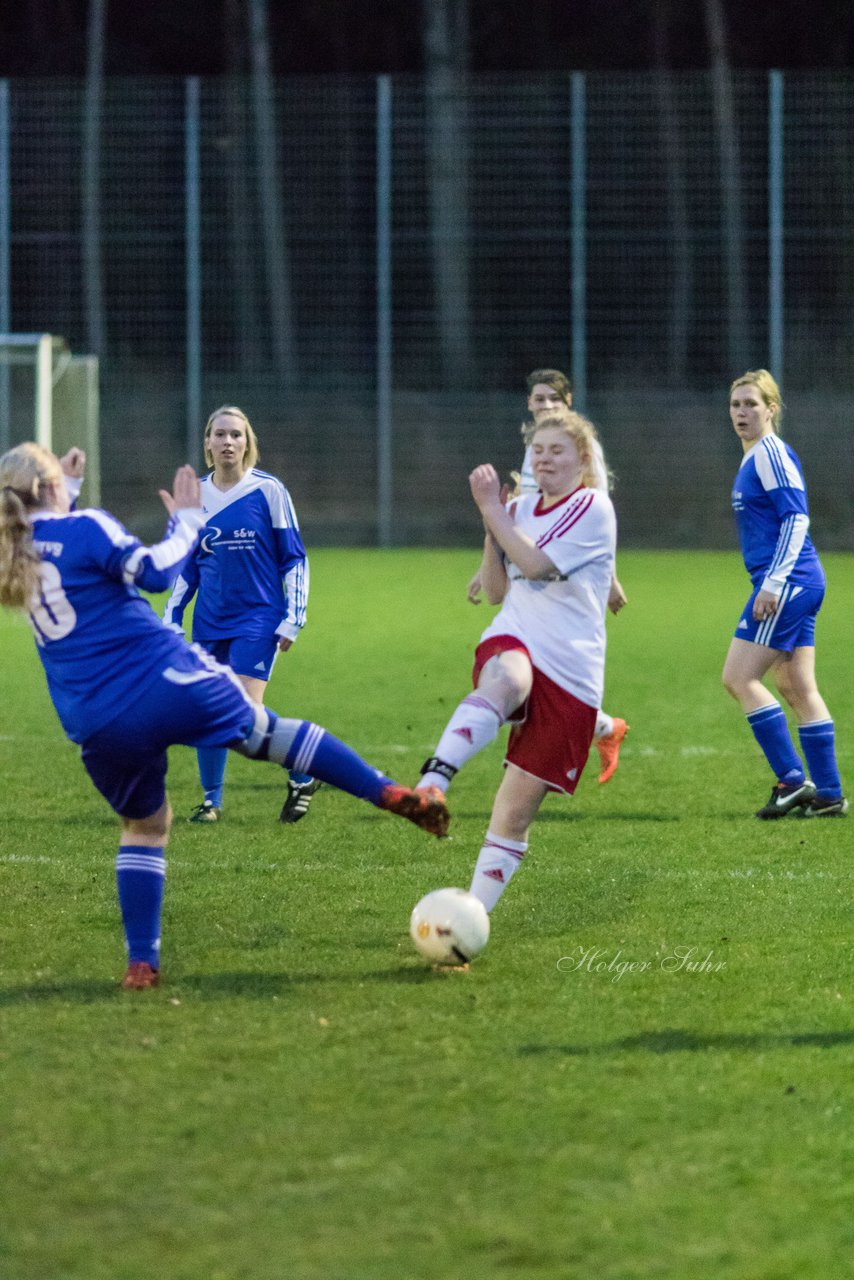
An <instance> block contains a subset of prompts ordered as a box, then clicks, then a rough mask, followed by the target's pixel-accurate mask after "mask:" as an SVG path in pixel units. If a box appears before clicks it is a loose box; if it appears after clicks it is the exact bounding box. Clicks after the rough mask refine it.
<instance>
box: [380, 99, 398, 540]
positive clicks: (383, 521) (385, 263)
mask: <svg viewBox="0 0 854 1280" xmlns="http://www.w3.org/2000/svg"><path fill="white" fill-rule="evenodd" d="M376 130H377V141H376V147H377V155H376V160H377V190H376V203H377V227H376V237H377V263H376V270H377V284H376V289H377V296H376V303H377V369H376V379H377V538H378V542H379V545H380V546H381V547H390V546H391V542H392V503H393V501H394V488H393V469H392V434H393V423H392V410H391V390H392V331H391V314H392V296H391V290H392V283H391V76H387V75H384V76H377V123H376Z"/></svg>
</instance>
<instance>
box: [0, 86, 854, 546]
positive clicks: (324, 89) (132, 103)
mask: <svg viewBox="0 0 854 1280" xmlns="http://www.w3.org/2000/svg"><path fill="white" fill-rule="evenodd" d="M780 83H781V87H782V115H781V120H780V124H779V128H778V129H777V131H776V133H775V127H774V125H773V122H772V113H771V112H770V108H769V102H770V93H769V77H768V75H766V74H764V73H759V72H756V73H752V72H739V73H736V74H734V75H733V76H732V77H731V78H730V79H729V80H728V81H727V82H726V84H725V85H723V86H722V85H721V83H720V82H716V81H715V80H714V79H713V77H712V76H711V75H710V74H705V73H679V74H672V75H663V74H657V73H631V74H628V73H625V74H612V73H608V74H604V73H603V74H587V75H585V76H583V77H578V76H572V75H569V74H566V75H561V74H548V75H542V76H531V75H527V76H494V75H493V76H487V75H483V76H472V77H469V78H468V79H466V80H465V82H460V83H456V84H453V85H451V86H450V87H449V86H448V85H441V86H436V85H434V84H432V83H431V82H429V81H427V80H425V79H424V78H422V77H416V76H411V77H406V76H401V77H394V78H393V79H391V80H389V81H388V82H387V93H386V94H385V95H383V94H382V93H381V92H380V85H379V82H378V81H377V80H376V79H373V78H367V77H365V78H353V77H311V78H309V77H306V78H291V79H286V80H282V81H278V82H276V84H275V92H274V94H273V97H272V101H271V102H266V101H265V99H264V96H263V94H262V93H261V92H260V88H259V86H258V85H257V84H255V83H253V82H252V81H251V80H250V79H243V78H241V79H232V78H228V77H224V78H220V79H217V80H205V81H202V82H201V84H200V86H199V93H198V112H197V114H195V115H194V114H193V111H192V110H190V108H189V106H188V103H189V102H190V98H189V96H188V92H187V89H188V86H187V84H186V83H185V82H183V81H179V80H170V79H157V80H153V79H152V80H119V81H107V82H106V83H105V90H104V99H103V102H102V103H101V104H100V110H99V112H98V119H97V121H96V122H95V123H96V124H97V128H94V129H93V127H92V126H93V121H92V115H91V105H92V104H91V103H90V104H89V110H90V114H89V117H88V133H87V99H86V93H85V86H84V85H83V84H81V83H79V82H70V81H55V80H52V81H49V82H47V81H44V82H40V81H13V82H11V84H10V86H9V92H8V102H9V169H8V174H6V175H5V179H4V180H5V181H6V183H7V189H8V208H9V211H10V212H9V228H8V255H9V263H10V273H9V278H10V282H11V283H10V297H9V299H8V311H9V315H10V320H11V328H12V329H13V330H15V331H19V332H20V331H26V332H38V331H47V332H52V333H59V334H62V335H63V336H64V337H65V338H66V340H67V341H68V342H69V344H70V345H71V347H72V349H73V350H74V351H76V352H79V353H82V352H87V351H90V350H92V349H93V348H97V350H96V352H95V353H96V354H97V355H99V357H100V369H101V412H102V423H101V426H102V468H103V489H104V494H105V501H106V502H107V504H108V505H111V506H112V507H113V508H114V509H116V510H117V511H118V512H119V514H121V515H123V516H124V517H125V518H126V519H127V520H128V521H130V522H132V523H134V526H135V527H136V528H138V529H140V530H145V529H146V528H147V522H151V528H152V530H153V528H154V527H155V526H156V522H157V521H158V520H159V516H158V514H157V504H156V500H153V497H152V493H153V489H155V488H156V487H157V485H158V484H159V483H160V482H161V481H162V479H163V477H164V475H166V474H168V472H169V471H170V469H171V468H172V467H173V466H174V465H175V464H176V463H177V462H179V461H181V460H183V458H184V457H185V455H186V453H187V449H188V441H189V440H190V439H191V438H193V437H194V436H197V437H198V438H200V436H201V431H202V427H203V425H204V422H203V419H204V418H205V417H206V416H207V413H208V412H209V411H210V410H211V409H212V408H214V407H215V406H216V405H218V404H221V403H225V402H227V403H237V404H240V405H241V406H242V407H243V408H244V409H245V410H246V412H247V413H248V414H249V416H250V418H251V419H252V421H253V423H254V424H255V426H256V429H257V431H258V434H259V437H260V439H261V444H262V465H266V466H268V467H269V468H270V469H271V470H273V471H275V472H276V473H277V474H280V475H281V476H282V477H283V478H284V479H285V480H286V482H287V483H288V484H289V486H290V488H291V490H292V493H293V496H294V499H295V502H296V505H297V509H298V512H299V514H300V517H301V521H302V524H303V527H304V531H305V534H306V540H307V541H308V542H309V543H312V542H313V543H315V544H318V543H366V544H370V543H373V542H375V541H376V540H377V530H378V527H379V521H378V503H380V502H382V501H387V503H388V504H389V506H390V509H391V515H390V528H391V531H392V540H393V541H395V542H398V543H436V544H452V543H459V542H466V543H468V542H472V543H475V542H476V541H477V530H478V521H477V519H476V513H475V512H474V509H473V507H472V506H471V503H470V501H469V499H468V490H467V484H466V476H467V472H468V470H469V469H470V467H471V466H472V465H474V464H475V463H477V462H479V461H483V460H486V459H491V460H493V461H495V462H496V464H498V465H499V466H500V467H501V468H502V469H503V470H505V471H509V469H510V468H512V467H514V466H517V465H518V462H519V459H520V442H519V437H518V430H517V428H518V425H519V422H520V420H521V417H522V415H523V412H524V378H525V375H526V374H527V373H528V372H529V370H531V369H532V368H535V367H538V366H543V365H552V366H557V367H559V368H563V369H565V370H567V372H570V373H571V374H572V373H574V375H575V377H576V378H577V379H578V381H579V384H580V385H581V386H582V387H583V388H584V406H583V407H584V408H585V409H586V410H587V412H588V413H589V414H590V415H591V416H592V417H593V419H594V421H596V423H597V425H598V426H599V429H600V434H601V436H602V438H603V441H604V442H605V445H606V449H607V452H608V455H609V460H610V462H611V465H612V467H613V469H614V471H615V472H616V474H617V477H618V487H617V490H616V494H615V498H616V503H617V507H618V512H619V515H620V522H621V540H622V543H623V545H639V546H640V545H646V546H710V547H714V546H727V547H728V546H732V545H733V531H732V528H731V523H730V515H729V510H728V493H729V485H730V482H731V478H732V474H733V473H734V470H735V467H736V465H737V463H738V459H739V453H738V448H737V446H736V445H735V442H734V440H733V439H732V438H731V434H730V428H729V425H728V418H727V413H726V394H727V387H728V384H729V382H730V380H731V379H732V377H733V376H735V375H736V374H739V373H741V372H742V371H743V370H744V369H745V368H749V367H756V366H766V365H768V364H769V362H771V361H772V356H773V355H774V337H773V334H774V333H775V332H777V333H778V334H781V335H782V342H781V345H780V346H779V347H778V348H777V350H776V360H777V364H778V365H782V366H783V367H782V369H779V368H776V369H775V370H774V371H775V372H776V373H778V374H782V381H783V385H784V394H785V398H786V401H787V405H788V409H789V412H788V415H787V419H786V423H787V425H786V430H787V434H788V436H789V438H790V439H791V440H792V442H793V444H794V445H795V447H796V448H799V450H800V451H801V454H802V458H803V461H804V465H805V468H806V471H807V477H808V482H809V486H810V495H811V501H812V506H813V511H814V517H815V524H816V538H817V541H818V542H819V544H820V545H821V546H823V547H825V548H830V547H834V546H835V547H846V546H850V545H851V536H852V533H854V515H852V505H851V488H852V486H851V482H850V476H851V461H852V445H851V425H850V418H851V414H850V408H851V405H850V398H849V390H850V385H851V376H852V372H854V322H852V305H851V304H852V297H854V293H852V284H854V279H852V277H854V244H852V235H854V207H852V206H854V181H852V149H854V141H852V139H854V133H852V128H851V124H852V105H854V77H852V76H851V75H850V73H849V74H846V73H839V74H826V73H822V74H811V73H787V74H786V76H785V78H784V79H781V82H780ZM87 137H88V138H89V140H90V143H89V146H88V147H87V146H86V143H85V139H86V138H87ZM93 140H94V141H93ZM383 145H386V146H387V152H386V166H387V167H386V169H385V170H384V169H383V159H382V156H383V151H382V147H383ZM193 155H194V156H195V158H196V161H197V170H195V169H194V167H193V164H192V163H191V162H190V157H191V156H193ZM775 163H776V164H778V165H779V166H780V173H781V180H780V186H779V207H778V208H777V209H776V210H774V209H773V207H772V206H773V202H774V198H775V188H774V183H773V178H772V175H773V172H774V165H775ZM195 172H197V173H198V182H197V185H196V186H195V187H194V188H193V189H192V190H191V189H190V184H192V183H195V181H196V180H195V178H194V177H193V174H194V173H195ZM386 179H387V188H386V187H385V186H384V181H385V180H386ZM195 207H198V219H197V224H196V225H195V227H193V226H191V225H190V221H188V219H190V220H191V219H192V216H193V215H192V211H193V209H194V208H195ZM775 216H776V217H777V218H778V220H779V224H780V226H781V228H782V231H781V236H780V240H779V246H778V247H779V248H780V249H781V254H782V256H781V259H780V264H779V268H775V259H774V249H775V242H774V238H773V225H774V217H775ZM384 252H386V257H385V259H383V257H382V255H383V253H384ZM775 269H779V271H780V284H781V288H782V292H781V296H780V301H779V303H778V306H777V310H776V311H775V310H774V308H773V306H772V305H771V303H769V297H770V296H771V289H770V284H771V280H772V278H773V274H774V271H775ZM194 273H195V274H194ZM194 281H195V286H194V284H193V282H194ZM194 287H197V291H198V292H197V295H196V296H197V297H198V307H197V311H195V312H194V302H193V298H194V293H193V289H194ZM194 323H196V324H197V326H198V329H197V337H198V349H197V355H196V356H195V357H193V358H192V359H189V358H188V355H189V353H190V352H192V351H193V350H195V346H194V343H193V342H192V341H190V339H189V337H188V335H189V334H190V333H191V332H192V326H193V324H194ZM775 326H776V328H775ZM383 333H385V334H386V335H387V339H388V350H387V351H386V353H385V354H386V356H387V357H388V360H387V362H386V365H383V363H382V361H381V359H380V356H381V354H382V351H381V348H382V343H383V337H382V335H383ZM777 340H778V342H779V341H780V339H779V337H778V339H777ZM389 361H390V364H389ZM389 367H390V377H389V378H388V382H387V385H385V386H383V385H382V381H383V378H384V377H386V373H384V372H383V370H384V369H385V370H387V369H388V368H389ZM383 392H385V401H384V400H383ZM193 395H195V398H196V399H197V401H198V403H199V404H200V405H201V406H202V410H203V411H202V413H201V418H202V421H199V422H198V423H192V422H191V423H188V422H187V405H188V402H191V401H192V399H193ZM383 403H386V409H387V411H388V412H387V422H386V426H387V428H388V429H389V430H390V432H391V459H392V472H391V475H392V482H391V486H390V489H389V490H388V492H387V493H385V494H384V493H383V492H382V491H381V487H378V486H379V481H378V457H379V449H380V445H379V444H378V438H379V436H380V435H381V432H382V421H381V418H382V411H383V408H382V406H383ZM378 423H379V425H378ZM27 430H28V426H27V424H23V423H19V424H16V425H15V424H13V427H12V431H13V432H15V431H18V433H19V434H20V432H21V431H24V432H26V431H27ZM198 456H199V455H197V458H198Z"/></svg>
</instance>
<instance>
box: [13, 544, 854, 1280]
mask: <svg viewBox="0 0 854 1280" xmlns="http://www.w3.org/2000/svg"><path fill="white" fill-rule="evenodd" d="M475 562H476V554H475V553H474V552H408V551H400V552H387V553H382V552H356V551H346V552H345V551H320V552H317V553H316V554H315V555H314V556H313V557H312V599H311V607H310V621H309V627H308V628H307V630H306V632H305V634H304V635H303V637H302V638H301V639H300V641H299V644H298V645H297V646H296V648H295V649H294V651H293V652H292V653H291V654H289V655H288V656H287V657H285V658H284V659H283V660H282V661H281V662H280V664H279V667H278V668H277V671H276V675H275V678H274V681H273V683H272V685H271V689H270V698H269V701H270V703H271V705H273V706H274V707H277V708H279V709H282V710H286V711H288V712H290V713H292V714H298V715H304V716H308V717H311V718H314V719H316V720H318V721H319V722H320V723H322V724H325V725H326V726H327V727H328V728H330V729H331V730H333V731H334V732H337V733H339V734H340V735H341V736H343V737H344V738H346V739H347V740H348V741H350V742H351V743H352V744H353V745H354V746H356V747H357V748H358V749H359V750H360V751H362V753H363V754H365V755H366V756H367V757H368V758H369V759H370V760H371V761H372V762H373V763H374V764H376V765H377V766H380V767H382V768H384V769H386V770H387V771H389V772H390V773H392V774H393V775H394V776H396V777H398V778H400V779H401V780H403V781H413V780H414V779H415V777H416V775H417V770H418V766H419V765H420V763H421V761H422V760H423V758H424V757H425V756H426V755H427V754H429V752H430V751H431V749H432V747H433V746H434V744H435V741H436V739H437V737H438V734H439V732H440V730H441V729H442V727H443V725H444V722H445V719H446V717H447V715H448V714H449V712H450V711H451V709H452V708H453V706H454V705H455V704H456V702H457V701H458V699H459V698H460V697H461V696H462V695H463V694H464V693H465V692H466V691H467V690H468V687H469V686H468V679H469V671H470V662H471V652H472V649H473V646H474V643H475V641H476V639H477V636H478V634H479V632H480V630H481V629H482V627H483V626H484V625H485V623H486V620H487V617H488V616H490V615H489V613H488V612H487V606H485V605H482V606H481V607H480V608H479V609H473V608H472V607H471V606H470V605H468V604H467V603H466V601H465V598H464V597H465V589H464V588H465V583H466V581H467V579H468V577H469V576H470V573H471V572H472V571H473V568H474V565H475ZM826 567H827V569H828V578H829V591H828V600H827V603H826V605H825V608H824V610H823V612H822V615H821V619H820V623H819V641H818V644H819V680H820V684H821V687H822V690H823V692H824V694H825V697H826V699H827V701H828V703H829V704H830V706H831V709H832V710H833V712H834V715H835V718H836V721H837V725H838V729H839V746H840V764H841V767H842V770H843V776H844V779H845V780H846V782H847V786H848V790H849V794H850V793H851V791H852V790H853V789H854V788H852V781H854V747H852V743H853V742H854V683H852V681H851V679H850V664H851V646H850V635H851V629H850V603H849V602H850V601H851V599H852V598H854V558H852V557H845V556H837V557H833V556H829V557H827V558H826ZM620 573H621V578H622V580H623V582H624V585H625V587H626V589H627V591H628V593H629V596H630V605H629V607H628V608H627V609H626V610H625V611H624V612H623V613H622V614H621V615H620V617H619V618H617V619H609V636H610V652H609V668H608V686H607V696H606V702H605V705H606V708H607V709H609V710H611V711H613V712H616V713H617V714H620V715H624V716H625V717H626V718H627V719H628V720H629V722H630V724H631V725H632V732H631V734H630V735H629V738H628V740H627V745H626V746H625V748H624V751H623V755H622V758H621V766H620V769H619V771H618V773H617V775H616V777H615V778H614V780H613V781H612V782H611V783H610V784H609V785H608V786H606V787H599V786H597V784H596V780H595V772H596V771H595V770H594V768H593V765H594V763H595V758H594V760H593V761H591V766H590V770H589V773H587V774H585V776H584V778H583V779H582V782H581V784H580V786H579V789H578V792H577V794H576V797H575V799H574V800H572V801H567V800H565V799H559V798H557V797H550V798H549V800H548V801H547V802H546V805H545V806H544V809H543V812H542V815H541V817H540V819H539V821H538V823H537V825H536V826H535V828H534V829H533V831H532V837H531V851H530V854H529V857H528V858H527V859H526V865H525V866H524V867H523V868H522V869H521V870H520V872H519V874H518V875H517V876H516V878H515V879H514V881H513V884H512V886H511V887H510V888H509V890H508V891H507V893H506V894H505V896H504V898H503V899H502V901H501V903H500V904H499V906H498V907H497V909H496V911H495V913H494V915H493V919H492V938H491V940H490V943H489V946H488V947H487V949H486V951H485V952H484V953H483V955H482V956H481V957H480V958H479V959H478V960H477V961H476V962H475V963H474V964H473V965H472V967H471V970H470V971H469V972H467V973H460V972H449V973H434V972H432V971H430V970H429V969H427V968H426V967H425V966H424V965H423V963H422V962H421V961H420V960H419V959H418V957H417V956H416V955H415V953H414V952H413V951H412V949H411V946H410V943H409V939H408V936H407V925H408V917H409V912H410V909H411V907H412V905H413V904H414V902H415V901H416V899H417V898H419V897H420V896H421V895H422V894H423V893H424V892H426V891H427V890H428V889H431V888H435V887H438V886H440V885H451V884H460V885H463V886H466V885H467V884H468V880H469V875H470V871H471V867H472V865H473V862H474V858H475V856H476V853H477V850H478V848H479V844H480V839H481V836H482V834H483V831H484V829H485V825H486V822H487V819H488V815H489V810H490V805H491V799H492V795H493V793H494V790H495V788H496V786H497V783H498V781H499V777H500V761H501V750H500V747H499V745H496V746H495V747H493V748H492V749H490V750H488V751H486V752H484V753H482V755H481V756H479V757H478V758H477V759H475V760H474V761H473V762H472V763H471V764H470V765H469V766H468V767H467V769H466V770H465V771H464V772H463V773H462V774H461V775H460V777H459V779H458V780H457V781H456V783H455V785H454V787H453V788H452V791H451V801H452V809H453V812H454V822H453V825H452V832H453V839H452V840H450V841H443V842H440V841H434V840H431V839H430V838H428V837H426V836H425V835H423V834H422V833H421V832H419V831H417V830H416V829H415V828H414V827H411V826H409V825H408V824H406V823H402V822H398V821H396V820H394V819H392V818H390V817H389V816H388V815H385V814H380V813H378V812H377V811H375V810H373V809H371V808H369V807H368V806H366V805H360V804H358V803H357V802H355V801H353V800H351V799H350V798H349V797H346V796H344V795H341V794H339V793H335V792H332V791H329V790H324V791H321V793H320V795H319V796H318V797H317V799H316V801H315V803H314V806H313V808H312V811H311V813H310V815H309V817H308V818H307V819H306V821H305V822H303V823H301V824H300V825H299V826H296V827H291V828H284V827H281V826H280V825H279V824H278V823H277V821H276V819H277V815H278V811H279V808H280V805H281V801H282V796H283V777H282V774H281V773H280V772H279V771H277V770H275V769H274V768H273V767H270V766H264V765H253V764H251V763H250V762H248V761H244V760H242V759H238V758H235V759H233V760H232V761H231V762H230V764H229V774H228V778H229V782H228V786H227V791H226V810H225V814H224V819H223V821H222V822H221V823H220V824H219V825H218V826H217V827H194V826H188V825H187V823H186V822H185V821H183V818H184V817H185V816H186V814H187V813H188V812H189V810H190V808H191V807H192V805H193V804H195V803H196V802H197V799H198V786H197V780H196V772H195V757H194V755H193V754H192V753H191V752H189V751H187V750H183V749H176V750H175V751H174V752H173V753H172V760H171V767H170V793H171V798H172V801H173V805H174V807H175V810H176V822H175V827H174V830H173V838H172V843H171V845H170V849H169V875H168V881H167V890H166V893H167V897H166V907H165V918H164V941H163V955H162V963H163V972H164V978H165V983H164V986H163V987H162V988H161V989H159V990H157V991H153V992H144V993H121V992H119V991H118V990H117V989H116V982H117V980H118V979H119V978H120V976H121V974H122V973H123V971H124V962H125V961H124V952H123V945H122V936H121V928H120V924H119V920H118V909H117V906H116V902H115V889H114V870H113V865H114V857H115V851H116V828H115V824H114V820H113V818H112V817H111V815H110V813H109V812H108V810H107V809H106V807H105V805H104V803H103V802H102V801H101V800H100V798H99V797H98V796H97V795H96V793H95V792H94V790H93V789H92V788H91V786H90V785H89V784H88V781H87V780H86V778H85V775H84V773H83V770H82V767H81V765H80V762H79V759H78V756H77V753H76V750H75V749H74V748H72V747H71V746H70V745H68V744H67V743H66V741H65V740H64V738H63V735H62V732H61V730H60V728H59V725H58V722H57V721H56V718H55V716H54V715H53V712H52V710H51V708H50V705H49V702H48V699H47V695H46V692H45V688H44V682H43V677H42V674H41V667H40V664H39V663H38V660H37V658H36V656H35V653H34V649H33V645H32V641H31V639H30V634H29V630H28V628H27V627H26V626H25V624H24V623H23V622H22V621H20V620H18V619H12V618H9V617H8V616H7V617H6V618H5V619H4V620H3V621H2V622H0V642H1V643H2V654H3V662H2V672H1V673H0V707H2V711H0V716H2V719H0V760H1V761H2V777H3V797H2V805H0V947H2V973H0V1277H2V1280H149V1278H150V1277H152V1276H162V1277H168V1280H281V1278H287V1280H422V1278H423V1280H459V1278H460V1277H467V1278H468V1280H481V1278H483V1280H487V1278H492V1277H495V1278H496V1280H497V1278H499V1277H542V1278H543V1280H545V1278H549V1280H551V1278H555V1280H557V1278H561V1280H564V1278H565V1280H576V1278H577V1280H653V1278H655V1280H664V1278H666V1280H694V1278H697V1280H789V1278H790V1277H791V1278H792V1280H796V1278H797V1280H840V1278H843V1277H848V1276H851V1275H852V1274H854V1225H852V1208H851V1199H852V1197H851V1186H852V1183H851V1169H852V1155H854V1152H852V1139H851V1133H852V1129H851V1112H850V1107H851V1102H852V1077H854V1072H852V1058H853V1057H854V1052H852V1051H853V1050H854V1010H852V977H853V976H854V960H852V947H851V891H852V887H853V886H852V881H854V861H852V844H854V841H852V831H854V828H852V825H851V823H852V819H849V820H847V821H823V822H799V821H797V820H795V819H788V820H785V821H781V822H777V823H757V822H756V821H755V820H753V818H752V817H751V815H752V812H753V810H754V809H756V808H757V807H758V806H759V805H760V804H761V803H762V802H764V801H765V800H766V799H767V795H768V792H769V790H770V784H771V778H770V775H769V773H768V771H767V768H766V766H765V764H764V761H763V760H762V759H761V757H760V756H759V753H758V749H757V748H756V747H755V746H754V745H753V740H752V737H751V735H750V733H749V731H748V729H747V726H746V724H745V722H744V719H743V717H742V715H741V713H740V711H739V710H738V708H737V707H736V705H735V704H734V703H732V702H731V701H730V700H729V699H728V698H727V696H726V695H725V693H724V692H723V689H722V688H721V686H720V680H719V673H720V667H721V663H722V660H723V656H724V653H725V651H726V648H727V645H728V643H729V636H730V634H731V632H732V629H733V627H734V625H735V621H736V619H737V617H738V613H739V610H740V608H741V606H742V603H743V600H744V597H745V596H746V578H745V577H744V575H743V571H742V569H741V566H740V563H739V561H738V560H737V558H736V557H735V556H734V555H718V554H701V553H695V554H676V553H673V554H666V553H663V554H655V555H653V554H645V553H624V554H622V555H621V557H620ZM686 952H689V953H690V957H689V958H690V959H692V960H693V961H694V962H695V963H699V962H701V961H703V960H705V959H708V967H707V966H703V967H701V968H700V969H694V970H691V969H690V968H689V967H688V965H687V964H682V965H681V966H680V963H679V960H670V961H668V957H673V956H678V957H682V958H683V959H684V957H685V955H686ZM603 962H607V964H606V966H605V967H604V968H603V967H602V965H603ZM628 962H635V964H636V966H637V967H636V968H635V970H634V971H623V972H622V976H621V970H620V968H619V966H620V965H621V964H624V963H628ZM608 965H610V968H608V967H607V966H608ZM597 966H599V967H597ZM710 968H711V971H709V969H710Z"/></svg>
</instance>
